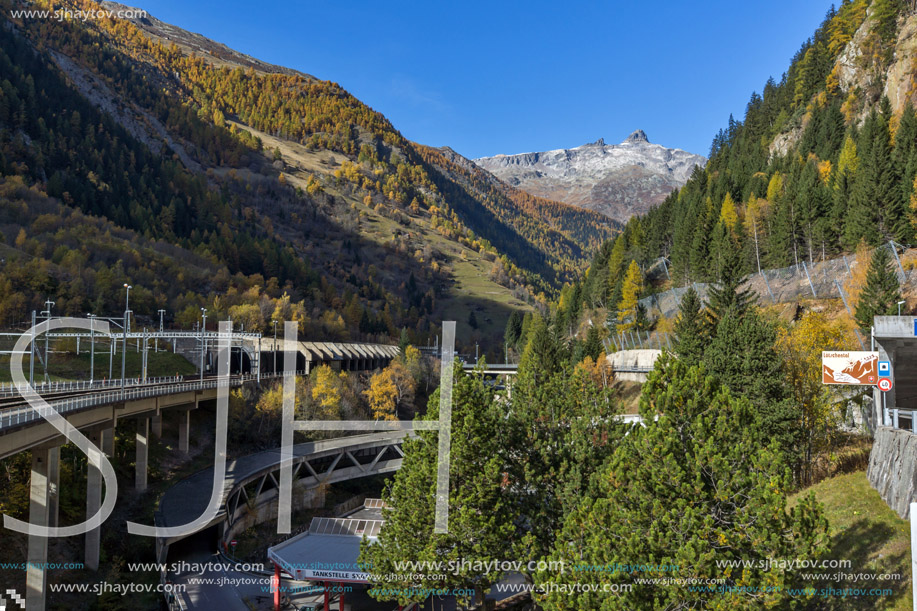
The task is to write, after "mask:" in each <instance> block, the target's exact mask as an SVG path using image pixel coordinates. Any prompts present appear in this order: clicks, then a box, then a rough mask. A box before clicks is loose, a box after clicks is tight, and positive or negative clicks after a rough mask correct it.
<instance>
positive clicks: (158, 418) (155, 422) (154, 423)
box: [150, 399, 162, 439]
mask: <svg viewBox="0 0 917 611" xmlns="http://www.w3.org/2000/svg"><path fill="white" fill-rule="evenodd" d="M158 403H159V401H158V399H157V404H158ZM150 425H151V427H152V429H153V436H154V437H155V438H156V439H162V413H160V412H156V415H155V416H153V417H152V418H151V419H150Z"/></svg>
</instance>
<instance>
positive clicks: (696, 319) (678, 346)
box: [673, 287, 710, 367]
mask: <svg viewBox="0 0 917 611" xmlns="http://www.w3.org/2000/svg"><path fill="white" fill-rule="evenodd" d="M709 340H710V328H709V326H708V325H707V320H706V317H705V315H704V312H703V304H702V303H701V300H700V297H699V296H698V294H697V291H695V290H694V288H693V287H691V288H689V289H688V290H687V291H685V294H684V295H682V297H681V302H680V303H679V305H678V318H677V319H676V321H675V344H674V347H673V350H674V351H675V354H677V355H678V358H679V359H681V360H683V361H684V362H685V363H686V364H687V365H688V366H689V367H690V366H693V365H696V364H697V363H699V362H700V361H701V360H702V359H703V357H704V348H705V347H706V345H707V343H708V342H709Z"/></svg>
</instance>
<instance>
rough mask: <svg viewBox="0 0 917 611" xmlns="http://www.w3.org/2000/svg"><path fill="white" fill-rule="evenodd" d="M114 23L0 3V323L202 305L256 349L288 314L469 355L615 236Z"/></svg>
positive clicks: (371, 118)
mask: <svg viewBox="0 0 917 611" xmlns="http://www.w3.org/2000/svg"><path fill="white" fill-rule="evenodd" d="M123 8H124V7H123V6H122V5H117V4H114V3H105V4H104V5H99V4H97V3H95V2H92V1H91V0H68V1H66V2H54V3H53V4H52V3H50V2H47V1H44V0H42V1H39V2H35V3H24V2H17V1H12V0H0V68H2V72H0V73H2V74H3V75H4V80H3V83H2V87H0V242H5V244H6V245H9V247H8V248H5V249H4V254H5V259H6V261H7V264H6V265H5V266H3V267H2V268H0V286H3V287H5V289H7V290H5V291H4V294H3V298H2V299H0V318H2V319H4V320H5V321H7V322H12V321H20V320H22V319H23V318H24V315H23V312H27V311H28V309H31V308H33V307H37V306H38V305H39V304H40V301H41V300H43V299H44V298H45V297H46V296H47V295H53V296H55V297H56V301H57V304H58V306H57V307H58V308H59V309H60V310H61V311H63V312H66V313H84V312H86V311H91V310H94V311H96V312H109V311H116V310H117V302H118V300H119V299H120V296H119V293H118V290H117V288H116V287H118V286H121V284H122V283H123V282H125V281H128V282H130V283H131V284H133V285H134V287H135V289H134V292H132V294H131V298H132V299H131V303H132V305H134V304H135V295H137V297H136V308H135V312H136V315H137V316H138V318H139V319H141V320H142V319H143V317H144V316H151V317H152V316H153V315H154V313H155V312H156V310H157V309H158V308H159V307H165V308H166V309H167V310H168V311H169V315H170V316H171V317H173V318H175V319H176V320H178V321H179V322H180V323H182V324H185V325H188V324H191V323H193V318H194V316H196V315H197V314H198V313H199V308H200V307H207V308H208V310H209V311H210V312H211V314H212V315H213V316H214V317H223V318H226V317H229V316H231V317H232V318H233V320H239V321H242V320H243V319H244V324H245V328H246V329H252V330H266V329H268V328H269V321H270V318H271V316H272V315H275V313H276V312H278V308H279V311H282V312H283V316H286V317H294V318H298V319H299V320H301V321H302V325H303V327H304V333H306V334H309V335H311V336H314V337H324V338H328V339H333V338H341V339H343V338H348V337H349V338H367V339H371V338H378V339H383V338H386V337H388V338H391V337H393V336H395V337H397V336H398V334H399V333H400V331H401V329H407V330H408V332H409V334H411V336H412V339H413V340H414V341H417V342H425V341H426V340H427V339H428V338H430V337H432V335H433V334H434V333H436V332H437V328H438V321H441V320H443V319H444V318H448V319H452V320H458V321H459V323H460V334H461V336H462V338H461V340H460V341H462V342H470V343H473V342H474V341H476V339H482V337H484V336H486V335H487V334H499V333H500V331H502V329H503V327H504V324H505V320H506V318H507V317H508V315H509V312H510V311H512V309H515V308H522V309H527V308H531V307H532V306H533V305H535V304H536V303H539V302H540V303H547V300H548V299H549V298H550V296H551V295H553V294H554V293H555V292H556V290H557V289H558V288H559V287H560V286H561V285H562V284H563V283H564V282H566V281H569V280H572V279H573V278H575V276H576V275H577V274H578V273H579V272H580V271H581V270H582V269H583V268H585V266H586V265H587V264H588V261H589V259H590V257H591V255H592V252H594V250H595V249H596V248H597V247H598V245H600V244H601V243H602V242H603V241H604V240H606V239H607V238H609V237H611V236H612V235H614V233H615V232H616V231H618V230H619V228H618V227H616V226H615V225H614V223H611V222H609V221H608V220H607V219H604V218H603V217H601V216H599V215H596V214H595V213H591V212H589V211H583V210H580V209H577V208H575V207H573V206H569V205H565V204H562V203H559V202H553V201H548V200H544V199H540V198H533V197H531V196H529V195H527V194H525V193H522V192H520V191H518V190H514V189H512V188H511V187H508V186H507V185H504V184H502V183H500V182H499V181H498V180H497V179H495V178H493V177H492V176H490V175H484V173H480V172H479V171H478V170H475V173H469V172H468V168H467V167H464V166H463V165H462V164H458V163H454V162H453V161H450V160H449V159H448V158H447V156H444V155H443V154H442V153H441V152H438V151H436V150H434V149H430V148H428V147H424V146H421V145H418V144H416V143H413V142H410V141H408V140H407V139H405V138H404V137H403V136H402V135H401V134H400V133H399V132H398V131H397V129H396V128H395V127H394V126H393V125H392V124H391V123H390V122H389V121H388V120H387V119H386V118H385V117H384V116H383V115H381V114H380V113H378V112H376V111H374V110H372V109H371V108H369V107H368V106H366V105H365V104H363V103H362V102H361V101H360V100H358V99H356V98H355V97H353V96H352V95H351V94H349V93H348V92H347V91H346V90H344V89H343V88H342V87H341V86H340V85H338V84H337V83H334V82H330V81H325V80H321V79H318V78H316V77H314V76H311V75H309V74H306V73H303V72H299V71H295V70H290V69H287V68H283V67H279V66H274V65H272V64H267V63H265V62H261V61H260V60H257V59H255V58H251V57H248V56H246V55H244V54H242V53H239V52H236V51H234V50H232V49H229V48H228V47H226V46H224V45H222V44H219V43H216V42H214V41H211V40H209V39H207V38H205V37H203V36H201V35H199V34H194V33H190V32H186V31H184V30H182V29H180V28H177V27H175V26H171V25H169V24H165V23H163V22H162V21H159V20H157V19H156V18H155V17H153V16H151V15H146V16H144V17H138V18H135V19H131V20H122V19H118V18H115V17H110V16H109V17H106V16H104V15H105V13H104V10H106V9H111V10H118V9H123ZM23 10H27V11H41V10H46V11H53V10H70V11H74V12H76V11H96V14H98V15H99V18H97V19H96V18H93V19H86V20H81V19H53V18H47V17H45V18H42V17H36V16H35V15H34V14H32V13H23V12H22V11H23ZM468 165H470V164H468ZM477 173H480V176H479V175H478V174H477ZM35 202H38V203H39V204H40V205H36V204H35ZM64 228H65V229H67V231H63V229H64ZM81 233H84V234H85V235H86V236H87V237H91V239H92V243H93V244H94V246H95V247H93V248H87V245H86V244H81V242H80V238H79V236H80V234H81ZM132 244H133V245H135V246H132ZM139 253H155V256H141V255H140V254H139ZM11 263H16V264H15V265H11ZM182 265H188V266H189V268H188V272H187V273H180V272H176V271H175V270H180V269H181V267H182ZM164 270H170V273H169V275H168V277H167V278H166V277H162V276H161V274H162V273H163V272H164ZM470 312H476V315H475V316H474V317H472V316H470ZM469 320H474V321H475V324H474V325H473V326H472V325H471V324H466V322H465V321H469ZM482 334H483V335H482ZM466 345H469V344H466Z"/></svg>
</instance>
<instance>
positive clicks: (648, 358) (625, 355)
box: [607, 350, 662, 383]
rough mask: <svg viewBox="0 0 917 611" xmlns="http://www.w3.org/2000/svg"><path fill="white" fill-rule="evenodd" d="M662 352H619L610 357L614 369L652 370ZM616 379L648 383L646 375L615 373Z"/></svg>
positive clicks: (609, 361)
mask: <svg viewBox="0 0 917 611" xmlns="http://www.w3.org/2000/svg"><path fill="white" fill-rule="evenodd" d="M660 354H662V351H661V350H619V351H618V352H612V353H611V354H609V355H608V357H607V358H608V363H609V364H610V365H611V368H612V369H633V368H652V367H653V365H654V364H655V363H656V359H658V358H659V355H660ZM615 379H617V380H626V381H630V382H641V383H642V382H646V374H645V373H627V372H617V373H615Z"/></svg>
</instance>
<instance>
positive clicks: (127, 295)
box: [121, 282, 134, 396]
mask: <svg viewBox="0 0 917 611" xmlns="http://www.w3.org/2000/svg"><path fill="white" fill-rule="evenodd" d="M124 288H125V289H127V292H126V293H125V296H124V329H123V333H122V337H123V339H124V341H122V342H121V395H122V396H124V376H125V373H126V372H127V326H128V324H130V315H131V307H130V305H131V289H132V288H134V287H132V286H131V285H130V284H128V283H127V282H125V283H124Z"/></svg>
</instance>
